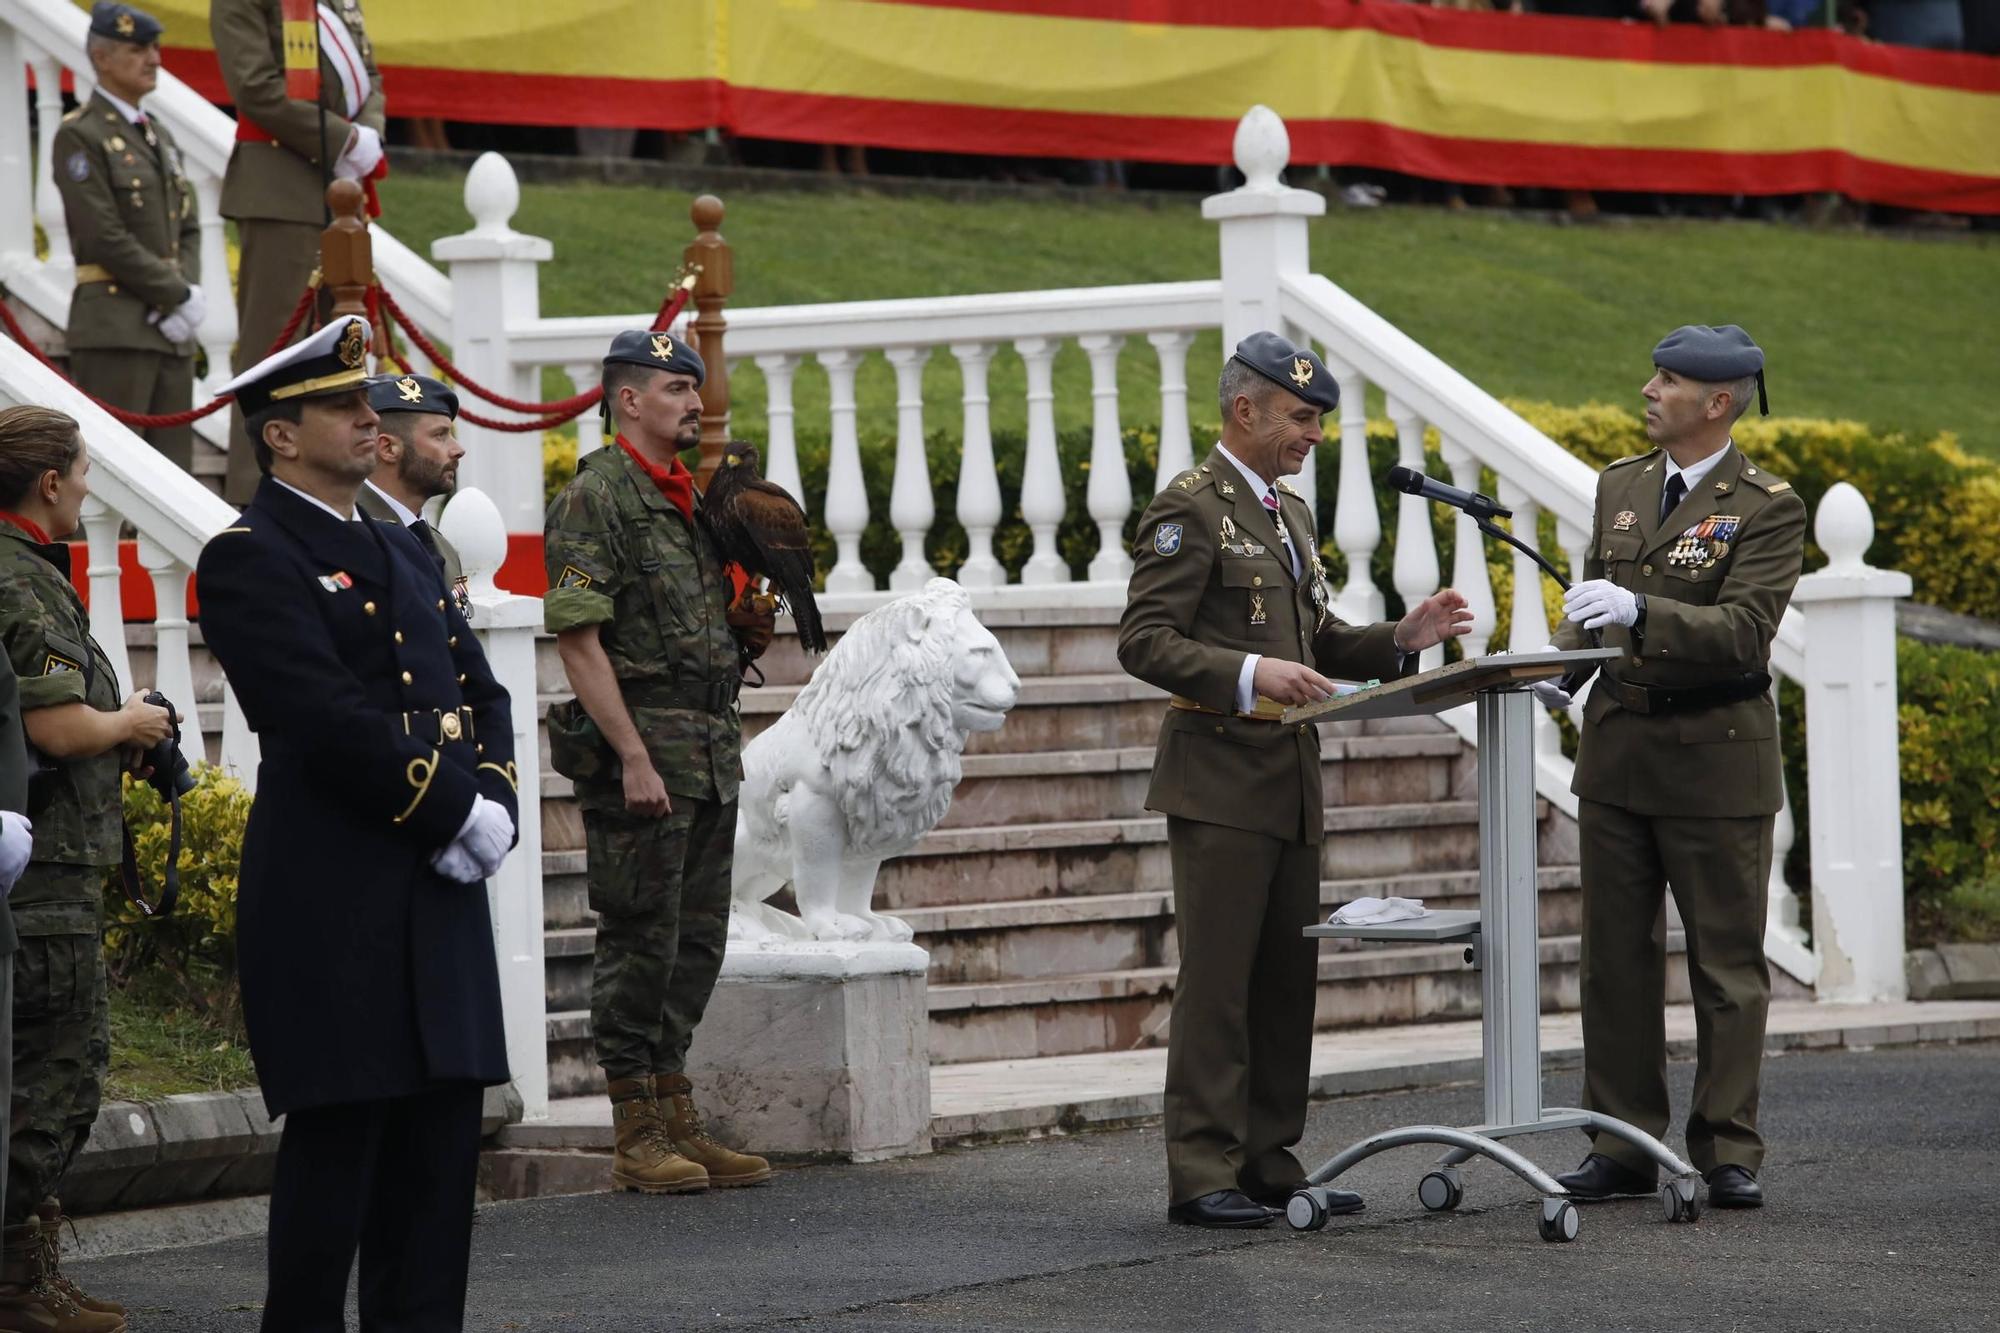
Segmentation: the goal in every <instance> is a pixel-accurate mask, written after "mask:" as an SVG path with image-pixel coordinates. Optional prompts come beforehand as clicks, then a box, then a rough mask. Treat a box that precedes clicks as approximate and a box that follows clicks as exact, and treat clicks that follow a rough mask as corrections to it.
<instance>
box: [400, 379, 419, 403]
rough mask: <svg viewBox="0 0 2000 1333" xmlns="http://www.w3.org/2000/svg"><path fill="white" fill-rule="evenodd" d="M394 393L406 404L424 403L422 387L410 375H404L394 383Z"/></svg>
mask: <svg viewBox="0 0 2000 1333" xmlns="http://www.w3.org/2000/svg"><path fill="white" fill-rule="evenodd" d="M396 393H397V394H398V395H399V396H400V397H401V398H402V400H403V401H404V402H406V403H421V402H422V401H424V386H423V385H421V384H419V383H417V381H416V378H415V377H414V376H411V375H405V376H403V378H401V379H399V380H397V381H396Z"/></svg>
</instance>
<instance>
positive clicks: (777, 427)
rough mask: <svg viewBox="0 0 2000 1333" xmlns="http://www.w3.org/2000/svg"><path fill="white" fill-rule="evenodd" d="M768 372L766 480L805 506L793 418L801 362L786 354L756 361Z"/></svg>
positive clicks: (804, 490) (765, 451)
mask: <svg viewBox="0 0 2000 1333" xmlns="http://www.w3.org/2000/svg"><path fill="white" fill-rule="evenodd" d="M756 361H757V369H759V370H761V371H763V372H764V417H765V420H766V421H767V422H769V423H770V424H769V426H768V427H767V428H766V432H765V437H764V480H766V481H768V482H771V483H772V484H774V485H777V486H782V487H784V488H785V490H786V491H787V492H788V493H789V494H790V495H791V497H792V498H793V499H794V500H797V501H798V502H799V503H800V504H801V505H804V504H805V502H806V484H805V480H804V479H803V478H802V477H801V476H800V475H799V442H798V436H797V434H796V428H795V426H794V422H793V418H795V417H796V416H797V415H798V413H797V410H796V409H795V408H794V407H793V406H792V382H793V379H794V377H795V376H796V375H797V374H798V367H799V359H798V358H797V357H796V356H788V355H786V354H785V353H783V352H777V353H773V354H772V355H770V356H760V357H758V358H756Z"/></svg>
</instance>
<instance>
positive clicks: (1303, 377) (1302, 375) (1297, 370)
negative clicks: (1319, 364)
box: [1291, 356, 1313, 389]
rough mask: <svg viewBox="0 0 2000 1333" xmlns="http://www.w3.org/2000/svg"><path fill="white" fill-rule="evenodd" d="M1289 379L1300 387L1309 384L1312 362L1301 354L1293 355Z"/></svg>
mask: <svg viewBox="0 0 2000 1333" xmlns="http://www.w3.org/2000/svg"><path fill="white" fill-rule="evenodd" d="M1291 380H1292V383H1294V384H1296V385H1298V386H1299V387H1300V388H1301V389H1303V388H1305V387H1306V385H1308V384H1311V383H1312V382H1313V363H1312V362H1310V361H1308V360H1306V359H1305V358H1304V357H1302V356H1295V357H1293V358H1292V375H1291Z"/></svg>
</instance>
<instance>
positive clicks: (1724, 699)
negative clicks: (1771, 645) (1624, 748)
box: [1597, 671, 1771, 715]
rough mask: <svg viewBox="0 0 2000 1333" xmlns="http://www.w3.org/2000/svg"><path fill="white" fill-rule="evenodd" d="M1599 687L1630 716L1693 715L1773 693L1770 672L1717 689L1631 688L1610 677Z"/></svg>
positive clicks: (1745, 676)
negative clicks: (1630, 714)
mask: <svg viewBox="0 0 2000 1333" xmlns="http://www.w3.org/2000/svg"><path fill="white" fill-rule="evenodd" d="M1597 684H1598V688H1599V689H1601V690H1603V691H1604V692H1605V693H1607V694H1609V695H1610V696H1611V700H1612V702H1613V703H1615V704H1617V705H1618V706H1619V707H1620V708H1623V709H1624V710H1625V711H1627V712H1629V713H1645V714H1647V715H1654V714H1660V713H1693V712H1698V711H1700V710H1701V709H1704V708H1720V707H1721V706H1722V705H1723V704H1736V703H1742V702H1743V701H1744V700H1745V699H1755V698H1756V697H1757V696H1758V695H1760V694H1764V693H1767V692H1768V691H1769V690H1770V688H1771V675H1770V673H1769V672H1767V671H1745V672H1743V673H1742V674H1741V675H1739V676H1737V677H1735V678H1734V679H1731V680H1725V681H1718V682H1716V683H1715V684H1713V685H1685V686H1681V687H1678V688H1673V689H1670V688H1668V687H1666V686H1664V685H1631V684H1627V683H1626V682H1624V681H1619V680H1612V679H1611V678H1610V677H1608V676H1606V677H1604V678H1602V679H1600V680H1599V681H1598V683H1597Z"/></svg>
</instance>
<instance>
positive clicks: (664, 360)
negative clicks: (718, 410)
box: [604, 329, 708, 388]
mask: <svg viewBox="0 0 2000 1333" xmlns="http://www.w3.org/2000/svg"><path fill="white" fill-rule="evenodd" d="M621 362H622V363H624V364H626V365H632V366H651V367H652V368H653V369H654V370H671V371H675V372H677V373H679V374H682V375H692V376H694V382H695V387H696V388H699V387H701V385H702V384H703V383H704V382H705V381H706V380H707V379H708V367H707V366H704V365H703V364H702V363H701V354H700V353H698V352H696V351H695V350H694V348H692V347H690V346H688V345H687V344H686V343H684V342H682V341H681V340H680V339H679V338H675V337H671V336H669V335H668V334H664V333H654V332H652V331H650V330H647V329H633V330H630V331H629V332H626V333H621V334H619V335H618V336H617V337H616V338H613V339H612V340H611V350H610V351H608V352H606V353H605V354H604V364H605V367H606V368H607V369H608V368H609V367H611V366H612V365H614V364H618V363H621Z"/></svg>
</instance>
